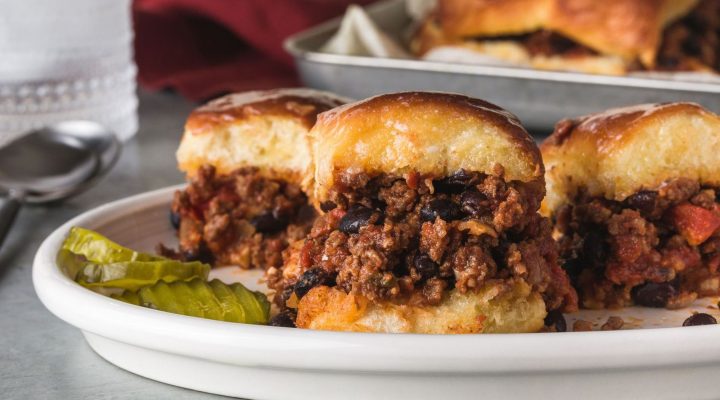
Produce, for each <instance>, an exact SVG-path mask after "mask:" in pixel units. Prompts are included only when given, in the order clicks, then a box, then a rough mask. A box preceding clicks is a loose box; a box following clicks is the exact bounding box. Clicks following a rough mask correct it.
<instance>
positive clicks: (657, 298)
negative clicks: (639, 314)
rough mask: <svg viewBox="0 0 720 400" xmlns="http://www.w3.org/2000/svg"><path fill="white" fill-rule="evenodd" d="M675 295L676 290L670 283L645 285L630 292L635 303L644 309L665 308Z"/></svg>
mask: <svg viewBox="0 0 720 400" xmlns="http://www.w3.org/2000/svg"><path fill="white" fill-rule="evenodd" d="M676 294H677V290H676V289H675V287H674V286H673V285H672V283H670V282H663V283H652V282H651V283H646V284H644V285H641V286H636V287H634V288H633V290H632V296H633V300H635V303H637V304H639V305H641V306H645V307H656V308H662V307H665V306H666V305H667V304H668V301H670V299H671V298H673V297H675V295H676Z"/></svg>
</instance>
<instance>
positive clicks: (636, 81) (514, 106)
mask: <svg viewBox="0 0 720 400" xmlns="http://www.w3.org/2000/svg"><path fill="white" fill-rule="evenodd" d="M366 10H367V11H368V14H369V15H370V17H371V18H372V19H373V20H374V21H375V23H376V24H377V25H378V26H379V27H380V28H381V29H383V30H384V31H385V32H387V33H388V34H390V35H391V36H394V37H395V38H396V39H398V40H400V38H401V37H402V33H403V30H404V29H406V28H407V26H408V25H409V24H410V22H411V20H410V17H409V16H408V15H407V12H406V10H405V6H404V1H403V0H389V1H382V2H380V3H376V4H374V5H372V6H369V7H368V8H367V9H366ZM339 25H340V18H336V19H334V20H331V21H328V22H326V23H324V24H322V25H318V26H316V27H314V28H311V29H309V30H306V31H304V32H301V33H298V34H296V35H293V36H291V37H290V38H288V39H287V40H286V42H285V48H286V50H287V51H288V52H290V53H291V54H292V55H293V56H294V57H295V61H296V64H297V68H298V71H299V73H300V78H301V79H302V81H303V83H304V84H305V85H306V86H309V87H313V88H317V89H323V90H329V91H332V92H336V93H338V94H341V95H345V96H348V97H352V98H365V97H369V96H372V95H375V94H380V93H388V92H397V91H405V90H433V91H445V92H457V93H464V94H467V95H469V96H473V97H479V98H482V99H485V100H488V101H490V102H492V103H495V104H497V105H499V106H502V107H504V108H506V109H508V110H510V111H512V112H513V113H515V114H516V115H517V116H518V117H520V119H521V120H522V121H523V123H524V124H525V125H526V126H527V127H528V128H531V129H533V130H534V131H535V132H547V131H549V130H550V129H552V127H553V125H554V124H555V122H557V121H559V120H560V119H562V118H565V117H571V116H579V115H583V114H588V113H591V112H596V111H602V110H606V109H608V108H613V107H620V106H623V105H630V104H639V103H649V102H669V101H694V102H697V103H700V104H702V105H704V106H705V107H707V108H709V109H711V110H713V111H715V112H720V84H717V83H700V82H688V81H674V80H666V79H651V78H638V77H627V76H605V75H589V74H582V73H573V72H555V71H541V70H534V69H528V68H515V67H499V66H483V65H470V64H452V63H442V62H430V61H423V60H407V59H392V58H377V57H361V56H350V55H337V54H328V53H321V52H319V51H318V49H319V48H320V47H321V46H322V45H323V44H324V43H325V42H326V41H327V40H328V39H329V38H330V37H331V36H332V35H333V34H334V33H335V32H336V31H337V28H338V26H339Z"/></svg>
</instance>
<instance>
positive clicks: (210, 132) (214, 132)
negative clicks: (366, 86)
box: [163, 89, 344, 268]
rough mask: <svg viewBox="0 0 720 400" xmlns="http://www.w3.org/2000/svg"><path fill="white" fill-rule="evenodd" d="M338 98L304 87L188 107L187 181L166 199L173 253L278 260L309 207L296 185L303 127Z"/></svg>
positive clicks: (181, 156) (308, 217)
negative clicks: (174, 232)
mask: <svg viewBox="0 0 720 400" xmlns="http://www.w3.org/2000/svg"><path fill="white" fill-rule="evenodd" d="M343 102H344V101H343V99H341V98H339V97H336V96H334V95H332V94H329V93H325V92H318V91H313V90H307V89H280V90H271V91H264V92H248V93H239V94H231V95H228V96H225V97H222V98H219V99H217V100H214V101H212V102H210V103H208V104H207V105H204V106H202V107H200V108H198V109H197V110H195V111H194V112H193V113H192V114H191V115H190V117H189V118H188V120H187V124H186V126H185V133H184V135H183V138H182V141H181V143H180V148H179V149H178V151H177V159H178V165H179V168H180V170H182V171H184V172H185V173H186V174H187V177H188V180H189V183H188V186H187V187H186V188H185V189H183V190H180V191H178V192H177V193H176V194H175V198H174V200H173V204H172V211H173V216H174V220H175V221H174V222H175V223H176V225H177V228H178V237H179V243H180V244H179V250H178V251H177V252H173V251H170V250H168V249H163V252H164V253H166V254H168V253H171V254H168V255H171V256H175V257H177V258H182V259H188V260H194V259H201V260H203V261H207V262H212V263H214V264H215V265H238V266H240V267H242V268H255V267H263V268H268V267H272V266H275V267H279V266H280V265H281V263H282V252H283V250H284V249H285V248H286V247H287V246H288V244H289V242H291V241H292V240H295V239H299V238H302V237H304V236H305V234H307V232H308V231H309V229H310V226H311V224H312V220H313V218H314V212H313V210H312V207H311V206H310V205H309V200H308V196H307V195H306V194H305V192H303V190H302V189H301V185H302V181H303V180H304V179H305V177H306V174H307V172H308V170H307V169H308V167H309V165H310V147H309V142H308V139H307V133H308V131H309V129H310V128H311V127H312V126H313V124H314V123H315V119H316V117H317V115H318V114H319V113H321V112H323V111H326V110H329V109H331V108H333V107H336V106H338V105H340V104H342V103H343Z"/></svg>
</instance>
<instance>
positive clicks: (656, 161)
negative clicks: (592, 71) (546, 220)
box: [541, 103, 720, 308]
mask: <svg viewBox="0 0 720 400" xmlns="http://www.w3.org/2000/svg"><path fill="white" fill-rule="evenodd" d="M541 148H542V154H543V159H544V160H545V166H546V170H547V172H546V175H545V179H546V181H547V190H548V193H547V198H546V201H545V203H544V204H543V211H544V212H545V213H547V214H548V215H550V216H552V218H553V220H554V222H555V229H556V235H557V238H558V240H559V243H560V251H561V256H562V258H563V259H564V267H565V269H566V270H567V271H568V273H569V275H570V276H571V278H572V279H573V283H574V286H575V287H576V288H577V290H578V292H579V294H580V298H581V302H582V305H583V306H585V307H587V308H618V307H624V306H630V305H633V304H636V305H641V306H648V307H667V308H680V307H684V306H686V305H688V304H689V303H691V302H692V301H693V300H695V299H696V298H697V297H702V296H716V295H719V294H720V272H719V271H718V269H719V268H720V229H719V228H720V202H719V201H718V199H719V198H720V197H719V196H720V156H719V155H720V117H719V116H718V115H717V114H714V113H712V112H710V111H708V110H706V109H704V108H702V107H701V106H699V105H697V104H694V103H666V104H648V105H640V106H635V107H626V108H618V109H614V110H609V111H606V112H604V113H600V114H594V115H589V116H585V117H580V118H576V119H568V120H563V121H561V122H560V123H558V124H557V125H556V127H555V132H554V133H553V134H552V136H550V137H549V138H548V139H547V140H545V142H544V143H543V144H542V146H541Z"/></svg>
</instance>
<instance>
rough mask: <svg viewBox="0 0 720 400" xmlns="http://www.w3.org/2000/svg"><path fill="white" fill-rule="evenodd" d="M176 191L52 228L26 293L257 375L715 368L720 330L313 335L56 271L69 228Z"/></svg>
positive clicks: (85, 326)
mask: <svg viewBox="0 0 720 400" xmlns="http://www.w3.org/2000/svg"><path fill="white" fill-rule="evenodd" d="M183 186H184V185H176V186H170V187H165V188H162V189H157V190H153V191H149V192H144V193H140V194H136V195H134V196H130V197H127V198H124V199H120V200H115V201H112V202H110V203H107V204H104V205H101V206H99V207H96V208H93V209H91V210H89V211H86V212H84V213H82V214H80V215H78V216H76V217H74V218H72V219H70V220H69V221H67V222H66V223H64V224H62V225H61V226H60V227H58V228H57V229H55V230H54V231H53V232H52V233H51V234H50V235H49V236H48V237H47V238H46V239H45V240H44V241H43V243H42V244H41V245H40V247H39V249H38V251H37V253H36V255H35V258H34V261H33V271H32V277H33V285H34V288H35V291H36V294H37V296H38V297H39V298H40V300H41V302H42V303H43V305H44V306H45V307H46V308H47V309H48V310H49V311H50V312H51V313H53V314H54V315H55V316H57V317H58V318H60V319H62V320H64V321H65V322H67V323H69V324H70V325H73V326H75V327H77V328H79V329H81V330H83V331H87V332H91V333H94V334H96V335H100V336H104V337H106V338H109V339H112V340H116V341H119V342H123V343H128V344H131V345H135V346H138V347H143V348H148V349H153V350H159V351H164V352H167V353H173V354H178V355H184V356H187V357H194V358H200V359H205V360H210V361H215V362H222V363H228V364H233V365H240V366H255V367H261V368H283V369H287V368H290V369H306V370H334V371H356V372H367V371H372V372H397V373H403V372H404V373H471V374H473V373H474V374H483V373H517V372H545V373H547V372H549V371H556V372H559V371H569V370H571V371H578V370H595V369H599V368H647V367H652V368H658V367H671V366H673V367H674V366H678V365H698V364H717V363H719V362H720V340H718V332H720V325H714V326H697V327H692V328H687V327H674V328H648V329H633V330H621V331H593V332H565V333H555V334H550V333H524V334H487V335H420V334H383V333H352V332H330V331H313V330H304V329H290V328H279V327H270V326H257V325H247V324H234V323H228V322H220V321H213V320H207V319H202V318H194V317H188V316H184V315H177V314H171V313H167V312H163V311H157V310H151V309H147V308H142V307H138V306H134V305H130V304H126V303H123V302H120V301H116V300H113V299H110V298H108V297H106V296H103V295H100V294H98V293H95V292H92V291H90V290H88V289H85V288H83V287H82V286H80V285H78V284H76V283H75V282H73V281H71V280H70V279H69V278H67V277H66V276H65V275H64V274H62V273H61V272H60V270H59V268H57V266H56V263H55V254H56V253H57V250H58V248H59V247H60V244H61V243H62V240H63V239H64V236H65V234H66V233H67V232H68V231H69V229H70V227H72V226H76V225H80V226H88V227H90V228H91V229H92V227H93V226H96V225H101V224H102V223H107V222H108V221H112V220H113V219H117V218H119V217H120V216H122V215H128V214H129V213H132V212H138V211H140V210H143V209H149V208H154V207H158V206H161V205H163V204H169V203H170V200H171V196H172V194H173V193H174V192H175V191H176V190H177V189H179V188H182V187H183ZM78 304H80V305H81V306H77V305H78ZM418 349H421V350H422V351H418ZM658 349H662V351H658ZM310 355H312V356H310Z"/></svg>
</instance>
